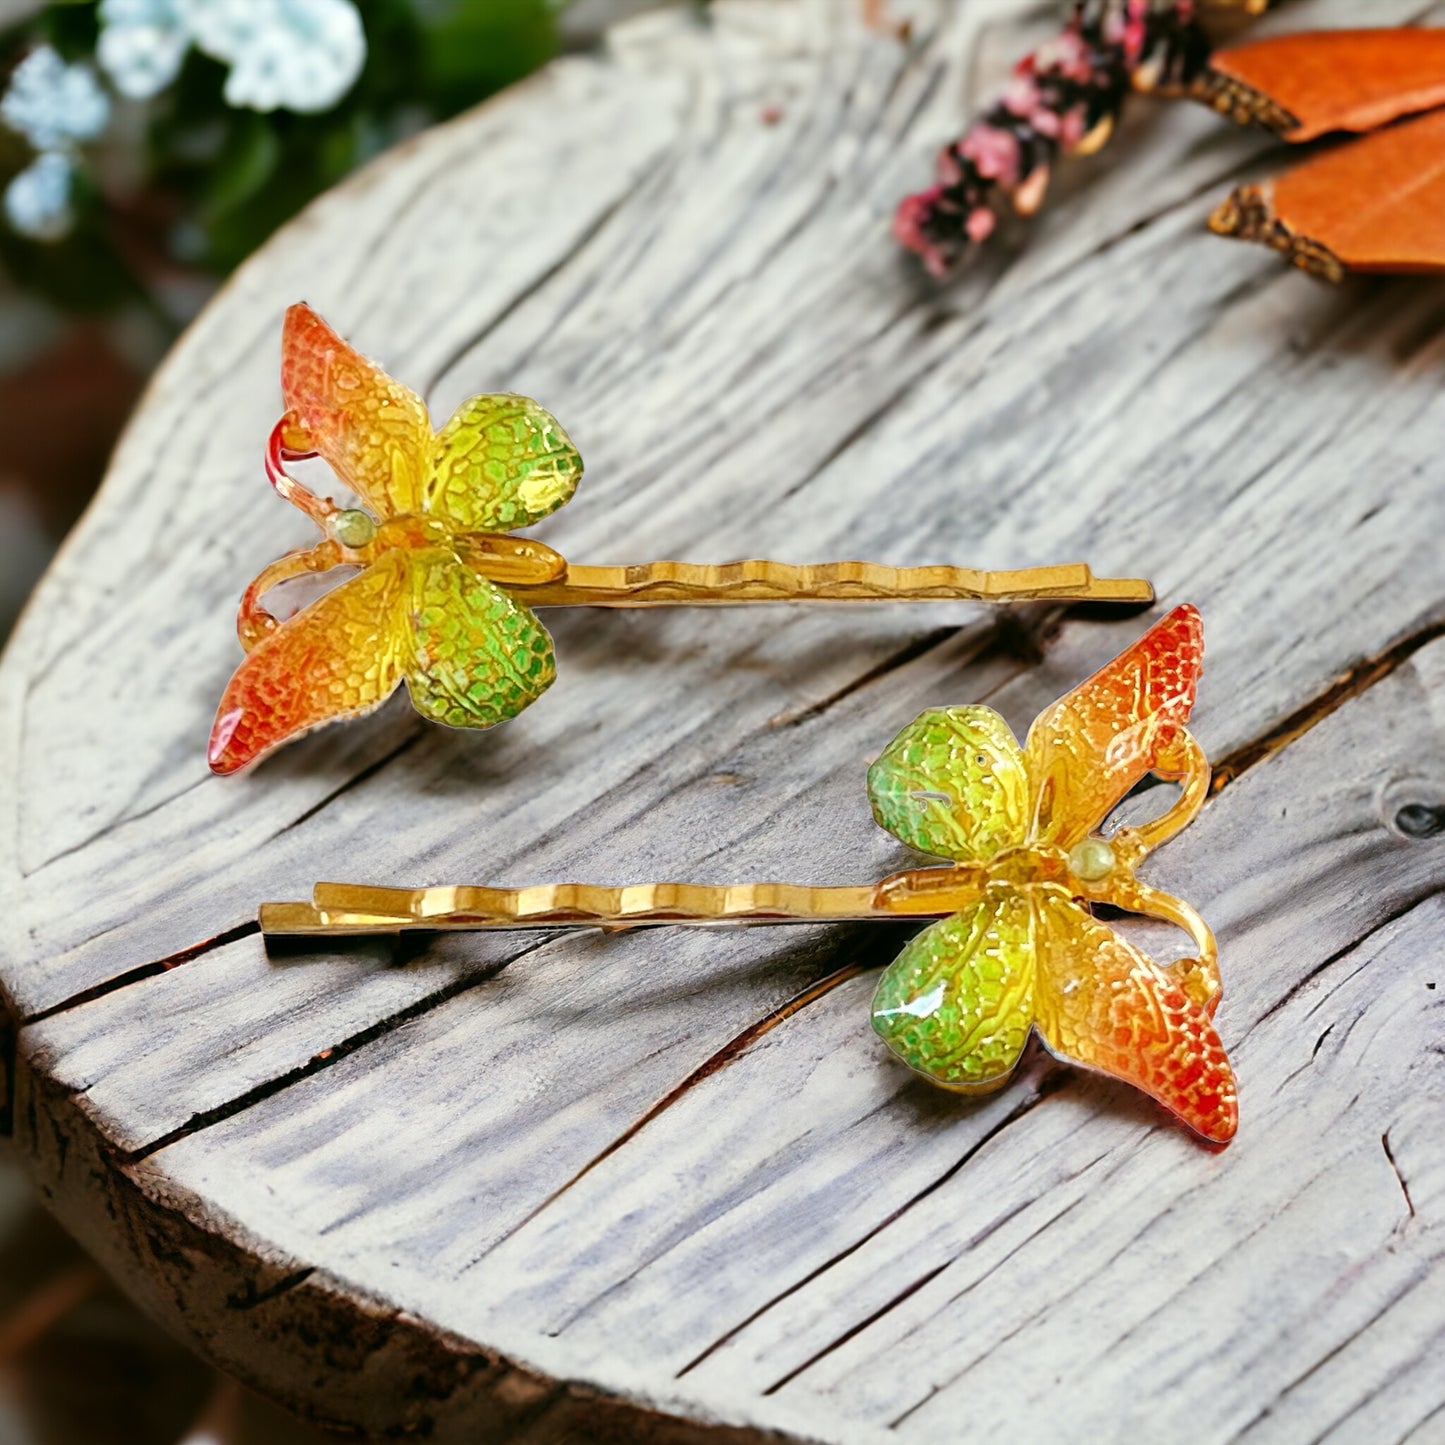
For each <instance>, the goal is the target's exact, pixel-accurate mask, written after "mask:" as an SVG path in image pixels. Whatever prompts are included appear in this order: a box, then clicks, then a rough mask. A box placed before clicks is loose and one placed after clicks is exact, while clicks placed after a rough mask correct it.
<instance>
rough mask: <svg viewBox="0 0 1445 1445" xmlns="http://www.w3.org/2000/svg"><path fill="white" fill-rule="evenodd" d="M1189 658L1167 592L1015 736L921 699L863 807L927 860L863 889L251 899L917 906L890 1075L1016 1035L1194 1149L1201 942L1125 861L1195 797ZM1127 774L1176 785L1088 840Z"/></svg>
mask: <svg viewBox="0 0 1445 1445" xmlns="http://www.w3.org/2000/svg"><path fill="white" fill-rule="evenodd" d="M1202 660H1203V630H1202V626H1201V623H1200V619H1199V613H1198V612H1197V611H1196V610H1195V609H1194V608H1193V607H1190V606H1188V605H1187V604H1186V605H1185V606H1181V607H1177V608H1176V609H1175V610H1174V611H1173V612H1171V613H1170V614H1169V615H1168V616H1167V617H1165V618H1164V619H1163V620H1162V621H1160V622H1159V623H1158V624H1157V625H1156V626H1155V627H1153V628H1152V629H1151V630H1150V631H1149V632H1148V633H1146V634H1145V635H1144V636H1143V637H1142V638H1141V639H1140V640H1139V641H1138V642H1136V643H1135V644H1134V645H1133V646H1132V647H1130V648H1128V649H1127V650H1126V651H1125V652H1124V653H1122V654H1121V655H1120V656H1119V657H1117V658H1116V659H1115V660H1114V661H1113V662H1111V663H1110V664H1109V665H1108V666H1107V667H1105V668H1104V669H1103V670H1102V671H1100V672H1098V673H1096V674H1095V675H1094V676H1093V677H1092V678H1090V679H1089V680H1088V681H1087V682H1085V683H1083V684H1081V685H1080V686H1079V687H1077V688H1075V689H1074V690H1073V692H1071V693H1069V694H1068V695H1067V696H1066V697H1064V698H1062V699H1061V700H1060V701H1059V702H1057V703H1055V704H1054V705H1053V706H1052V707H1050V708H1047V709H1045V711H1044V712H1043V713H1041V714H1040V716H1039V717H1038V718H1037V719H1036V720H1035V722H1034V725H1033V727H1032V728H1030V730H1029V735H1028V739H1027V741H1026V743H1025V744H1024V746H1023V747H1020V746H1019V744H1018V742H1017V741H1016V740H1015V738H1014V736H1013V734H1012V733H1011V732H1010V731H1009V728H1008V726H1007V724H1006V723H1005V722H1004V720H1003V718H1001V717H1000V716H999V715H998V714H997V713H996V712H994V711H993V710H992V709H991V708H988V707H983V706H981V705H974V706H970V707H956V708H936V709H933V710H932V711H929V712H926V713H924V714H923V715H922V716H921V717H920V718H918V720H917V721H916V722H914V723H911V724H910V725H909V726H908V727H907V728H905V729H904V730H903V732H902V733H900V734H899V735H898V737H897V738H895V739H894V740H893V742H892V743H890V744H889V746H888V747H887V748H886V749H885V750H884V752H883V754H882V755H881V756H880V757H879V759H878V761H877V762H875V763H874V764H873V766H872V767H871V768H870V769H869V770H868V794H869V798H870V801H871V803H872V807H873V815H874V817H875V818H876V819H877V820H878V822H879V823H880V824H881V825H882V826H883V827H885V828H887V829H888V830H889V832H891V833H893V834H894V836H895V837H897V838H899V839H900V840H901V841H902V842H904V843H906V844H908V845H909V846H910V847H913V848H915V849H917V850H918V851H919V852H922V853H928V854H932V855H934V856H935V857H938V858H942V859H945V860H947V861H946V862H945V863H944V864H943V866H935V867H930V868H913V869H907V870H905V871H903V872H901V873H894V874H892V875H891V876H890V877H887V878H884V879H883V880H882V881H881V882H879V883H877V884H872V885H869V884H864V885H861V886H842V887H812V886H808V885H805V884H795V883H744V884H736V885H732V886H719V885H713V884H701V883H642V884H634V885H632V886H630V887H621V888H613V887H602V886H597V885H594V884H587V883H556V884H544V885H541V886H539V887H532V888H483V887H469V886H450V887H436V888H375V887H368V886H363V885H357V884H348V883H322V884H318V885H317V887H316V889H315V892H314V894H313V896H312V901H311V902H310V903H267V904H264V905H262V908H261V927H262V929H263V931H264V932H265V933H266V934H267V935H268V936H269V937H273V938H274V937H281V936H300V937H317V936H320V937H329V936H336V935H346V934H372V933H400V932H404V931H407V930H411V929H495V928H567V927H589V926H592V927H601V928H605V929H626V928H636V927H639V926H651V925H661V924H712V923H728V924H765V923H819V922H842V921H845V920H863V919H900V920H905V919H914V920H917V919H924V918H936V919H939V920H940V921H939V922H936V923H933V924H932V925H931V926H930V927H928V928H925V929H924V930H923V931H922V932H921V933H919V934H918V935H917V936H916V937H914V938H913V939H912V940H911V941H910V942H909V943H908V945H907V947H906V948H905V949H904V950H903V952H902V953H901V954H900V955H899V956H898V958H897V959H896V960H895V961H894V963H893V964H892V965H891V966H890V967H889V968H888V969H886V970H885V971H884V974H883V977H882V979H881V981H880V983H879V985H878V991H877V993H876V995H875V996H874V1000H873V1026H874V1028H875V1029H876V1030H877V1032H878V1033H879V1034H881V1035H882V1037H883V1038H884V1040H885V1041H886V1042H887V1044H888V1045H889V1047H890V1048H891V1049H892V1050H893V1051H894V1052H895V1053H896V1054H897V1055H898V1056H899V1057H900V1058H901V1059H903V1061H904V1062H905V1063H907V1064H908V1065H909V1066H910V1067H911V1068H913V1069H916V1070H917V1071H918V1072H920V1073H922V1074H923V1075H925V1076H926V1077H927V1078H929V1079H931V1080H932V1081H933V1082H934V1083H938V1084H942V1085H943V1086H944V1087H945V1088H950V1089H957V1090H962V1091H964V1092H985V1091H988V1090H991V1089H995V1088H998V1087H1000V1086H1001V1085H1003V1084H1004V1083H1005V1082H1006V1081H1007V1079H1008V1077H1009V1074H1010V1073H1011V1072H1012V1070H1013V1068H1014V1067H1015V1065H1016V1064H1017V1062H1018V1059H1019V1057H1020V1055H1021V1053H1022V1050H1023V1046H1024V1043H1025V1042H1026V1040H1027V1038H1028V1036H1029V1033H1030V1031H1031V1030H1032V1031H1037V1032H1038V1034H1039V1035H1040V1037H1041V1038H1042V1039H1043V1041H1044V1043H1045V1044H1046V1045H1047V1047H1048V1048H1049V1049H1050V1050H1052V1051H1053V1052H1054V1053H1056V1054H1058V1055H1060V1056H1061V1057H1064V1058H1068V1059H1072V1060H1074V1061H1075V1062H1078V1063H1082V1064H1085V1065H1088V1066H1089V1067H1091V1068H1096V1069H1101V1070H1103V1071H1104V1072H1106V1073H1110V1074H1114V1075H1115V1076H1117V1077H1119V1078H1123V1079H1126V1080H1128V1081H1129V1082H1130V1083H1133V1084H1135V1085H1137V1086H1138V1087H1139V1088H1142V1089H1144V1090H1145V1091H1146V1092H1148V1093H1150V1094H1151V1095H1153V1097H1154V1098H1156V1099H1158V1100H1160V1101H1161V1102H1162V1103H1163V1104H1165V1106H1166V1107H1168V1108H1169V1109H1171V1110H1172V1111H1173V1112H1174V1113H1175V1114H1176V1115H1177V1116H1178V1117H1179V1118H1180V1119H1182V1120H1183V1121H1184V1122H1185V1123H1187V1124H1188V1125H1189V1126H1190V1127H1191V1128H1193V1129H1195V1130H1197V1131H1198V1132H1199V1133H1200V1134H1201V1135H1203V1136H1204V1137H1205V1138H1206V1139H1209V1140H1211V1141H1213V1142H1215V1143H1226V1142H1227V1141H1228V1140H1229V1139H1230V1138H1231V1137H1232V1136H1233V1134H1234V1131H1235V1127H1236V1123H1237V1118H1238V1110H1237V1105H1236V1099H1235V1084H1234V1075H1233V1073H1232V1072H1231V1070H1230V1067H1229V1061H1228V1059H1227V1058H1226V1057H1225V1053H1224V1046H1223V1044H1222V1043H1221V1042H1220V1040H1219V1036H1218V1034H1217V1033H1216V1032H1215V1029H1214V1022H1213V1020H1214V1011H1215V1009H1216V1007H1217V1006H1218V1003H1219V997H1220V979H1219V964H1218V955H1217V949H1216V946H1215V941H1214V936H1213V934H1212V933H1211V932H1210V931H1209V927H1208V925H1207V924H1206V923H1205V922H1204V920H1203V919H1202V918H1201V917H1200V916H1199V914H1198V913H1197V912H1196V911H1195V910H1194V909H1193V908H1192V907H1191V906H1190V905H1189V904H1188V903H1186V902H1184V901H1183V900H1182V899H1179V898H1174V897H1172V896H1171V895H1169V894H1167V893H1163V892H1161V891H1160V890H1159V889H1157V888H1152V887H1150V886H1149V885H1148V884H1146V883H1142V882H1140V880H1139V879H1138V878H1137V877H1136V876H1135V871H1136V869H1137V868H1138V867H1139V865H1140V864H1141V863H1142V862H1143V861H1144V860H1145V859H1146V858H1147V857H1148V856H1149V854H1151V853H1152V852H1153V851H1154V849H1155V848H1157V847H1159V846H1160V845H1161V844H1163V843H1166V842H1167V841H1168V840H1169V839H1170V838H1172V837H1173V836H1174V835H1175V834H1176V833H1178V832H1179V831H1180V829H1182V828H1184V827H1186V826H1187V825H1188V824H1189V823H1190V822H1191V821H1192V820H1193V819H1194V818H1195V816H1196V815H1197V814H1198V812H1199V810H1200V809H1201V808H1202V807H1203V806H1204V802H1205V799H1206V798H1207V797H1208V794H1209V763H1208V761H1207V760H1206V759H1205V756H1204V751H1203V749H1202V748H1201V747H1200V745H1199V743H1198V742H1197V741H1196V740H1195V739H1194V737H1193V735H1192V734H1191V733H1190V732H1189V730H1188V728H1187V726H1186V724H1187V722H1188V720H1189V714H1190V711H1191V709H1192V707H1193V705H1194V695H1195V689H1196V686H1197V683H1198V679H1199V674H1200V670H1201V667H1202ZM1148 773H1154V774H1156V775H1157V776H1159V777H1161V778H1165V779H1167V780H1170V781H1174V782H1177V783H1178V784H1179V785H1180V786H1179V796H1178V797H1177V798H1176V799H1175V800H1174V802H1173V803H1172V804H1171V805H1170V806H1169V808H1168V809H1167V810H1166V811H1165V812H1164V813H1163V814H1162V815H1160V816H1159V817H1157V818H1154V819H1152V820H1150V821H1148V822H1145V823H1141V824H1138V825H1126V826H1123V827H1119V828H1117V829H1115V830H1114V831H1113V832H1112V833H1109V834H1107V835H1106V834H1104V833H1103V831H1102V829H1103V825H1104V822H1105V820H1106V819H1107V817H1108V815H1109V813H1110V812H1112V810H1113V809H1114V808H1115V807H1116V806H1117V805H1118V803H1119V802H1120V801H1121V800H1122V799H1123V798H1124V796H1125V795H1126V794H1127V793H1128V792H1129V790H1130V789H1131V788H1133V787H1134V785H1135V784H1137V783H1138V782H1139V781H1141V779H1142V778H1143V777H1144V776H1145V775H1146V774H1148ZM1094 904H1107V905H1109V906H1112V907H1114V908H1119V909H1125V910H1128V911H1129V912H1130V913H1133V914H1137V915H1142V916H1144V917H1148V918H1156V919H1161V920H1164V921H1166V922H1169V923H1172V924H1175V925H1176V926H1177V927H1179V928H1181V929H1183V930H1184V931H1185V932H1186V933H1188V934H1189V936H1190V938H1191V940H1192V941H1193V944H1194V949H1195V955H1194V956H1193V957H1191V958H1187V959H1182V960H1179V961H1178V962H1176V963H1172V964H1167V965H1161V964H1158V963H1156V962H1154V960H1152V959H1150V958H1148V957H1147V956H1146V955H1145V954H1144V953H1142V952H1141V951H1140V950H1139V949H1138V948H1136V947H1135V946H1134V945H1133V944H1132V943H1131V942H1130V941H1129V940H1128V939H1126V938H1125V937H1124V936H1123V935H1122V934H1120V933H1118V932H1116V931H1115V930H1114V929H1112V928H1110V927H1109V926H1108V925H1107V924H1106V923H1104V922H1102V921H1101V920H1100V919H1098V918H1096V917H1095V916H1094V914H1093V912H1092V910H1091V905H1094Z"/></svg>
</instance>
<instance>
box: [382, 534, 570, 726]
mask: <svg viewBox="0 0 1445 1445" xmlns="http://www.w3.org/2000/svg"><path fill="white" fill-rule="evenodd" d="M410 591H411V617H412V625H411V637H410V645H409V648H408V655H407V658H406V664H405V668H406V685H407V689H408V690H409V691H410V693H411V700H412V702H413V704H415V706H416V710H417V711H418V712H419V713H421V714H422V716H423V717H428V718H430V719H431V720H432V721H433V722H439V723H446V724H447V725H448V726H450V727H458V728H486V727H491V726H492V724H493V723H499V722H503V721H505V720H506V719H507V718H510V717H515V716H516V715H517V714H518V713H519V712H521V711H522V709H523V708H525V707H526V706H527V705H528V704H529V703H532V702H535V701H536V699H537V698H539V697H540V696H541V695H542V694H543V693H544V692H545V691H546V690H547V689H548V688H549V687H550V686H551V685H552V679H553V678H554V677H555V676H556V668H555V665H554V662H553V656H552V639H551V638H550V637H549V636H548V635H547V629H546V628H545V627H543V626H542V624H541V623H540V622H539V621H538V620H537V615H536V613H534V612H533V611H532V610H531V609H530V608H528V607H524V606H523V605H522V604H521V603H520V602H518V601H517V600H516V599H515V598H513V597H512V596H511V595H510V594H509V593H507V592H504V591H502V589H501V588H500V587H497V586H494V585H493V584H492V583H491V582H488V581H487V579H486V578H485V577H483V576H481V575H480V574H479V573H477V572H475V571H473V570H472V568H470V567H468V566H467V565H466V564H465V563H464V562H461V561H459V560H458V559H457V558H456V556H455V555H454V554H453V553H451V552H446V551H442V550H440V549H434V550H427V551H423V552H419V553H417V554H415V555H414V557H413V561H412V575H411V589H410Z"/></svg>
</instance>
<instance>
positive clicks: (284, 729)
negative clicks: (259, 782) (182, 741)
mask: <svg viewBox="0 0 1445 1445" xmlns="http://www.w3.org/2000/svg"><path fill="white" fill-rule="evenodd" d="M409 571H410V568H409V563H408V559H407V557H406V555H405V554H404V553H400V552H388V553H387V554H386V555H384V556H383V557H381V558H379V559H378V560H377V561H376V562H374V563H373V564H372V565H371V566H370V567H368V568H367V569H366V570H365V571H364V572H362V573H361V574H359V575H358V576H356V577H351V578H348V579H347V580H346V581H345V582H343V583H342V584H341V585H340V586H339V587H335V588H333V589H332V590H331V591H330V592H328V593H326V594H325V596H323V597H320V598H318V599H317V600H316V601H315V602H313V603H312V604H311V605H310V606H309V607H307V608H305V609H304V610H303V611H301V612H298V613H297V614H296V615H295V616H294V617H291V618H288V619H287V620H286V621H285V622H283V623H282V624H281V625H280V626H279V627H278V628H277V629H276V630H275V631H274V632H272V633H270V634H269V635H268V636H267V637H265V638H264V639H263V640H262V641H261V642H259V643H258V644H257V645H256V646H255V647H254V648H253V649H252V650H251V651H250V652H249V653H247V655H246V659H245V661H244V662H242V663H241V665H240V667H238V668H237V669H236V671H235V674H234V676H233V677H232V678H231V681H230V682H229V683H228V684H227V685H226V691H225V694H224V696H223V697H222V698H221V705H220V707H219V708H217V709H216V721H215V724H214V725H213V727H212V729H211V743H210V751H209V756H210V763H211V767H212V768H213V769H214V770H215V771H216V772H218V773H234V772H236V771H237V770H238V769H240V768H244V767H246V766H247V765H248V764H250V763H253V762H255V761H256V760H257V759H258V758H260V757H261V756H262V755H263V754H265V753H268V752H270V751H271V749H272V748H276V747H279V746H280V745H281V744H282V743H285V742H290V741H291V740H292V739H293V738H297V737H300V736H301V734H302V733H305V732H309V731H310V730H311V729H312V728H315V727H319V726H320V725H321V724H322V723H327V722H332V721H334V720H335V719H337V718H349V717H358V716H360V715H361V714H362V713H365V712H370V710H371V709H372V708H374V707H376V706H377V705H378V704H379V703H381V702H383V701H384V700H385V699H386V698H387V697H389V696H390V695H391V693H392V692H393V691H394V690H395V688H396V685H397V683H399V682H400V681H401V658H402V650H403V645H404V643H405V640H406V638H407V636H408V635H409V631H410V629H409V628H408V626H407V607H408V582H409Z"/></svg>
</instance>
